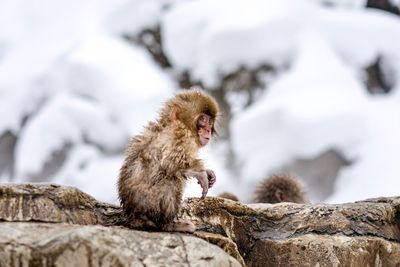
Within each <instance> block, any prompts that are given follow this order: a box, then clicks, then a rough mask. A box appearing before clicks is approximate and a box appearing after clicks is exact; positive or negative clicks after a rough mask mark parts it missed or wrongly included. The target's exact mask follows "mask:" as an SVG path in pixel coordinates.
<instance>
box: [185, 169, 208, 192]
mask: <svg viewBox="0 0 400 267" xmlns="http://www.w3.org/2000/svg"><path fill="white" fill-rule="evenodd" d="M185 175H186V176H187V177H193V178H196V179H197V183H198V184H199V185H200V186H201V188H202V189H203V191H202V192H201V199H204V198H205V197H206V195H207V192H208V173H207V171H193V170H187V171H186V172H185Z"/></svg>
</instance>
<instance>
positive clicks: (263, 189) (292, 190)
mask: <svg viewBox="0 0 400 267" xmlns="http://www.w3.org/2000/svg"><path fill="white" fill-rule="evenodd" d="M304 188H305V187H304V185H303V182H302V181H301V180H300V179H299V178H298V177H296V176H294V175H291V174H274V175H272V176H270V177H267V178H265V179H264V180H262V181H261V182H260V183H259V185H258V186H257V188H256V190H255V194H254V195H255V196H254V199H253V202H255V203H271V204H274V203H280V202H292V203H299V204H306V203H310V201H309V200H308V197H307V195H306V193H305V189H304ZM217 197H221V198H225V199H230V200H233V201H239V198H238V197H237V196H236V195H234V194H232V193H230V192H223V193H220V194H219V195H217Z"/></svg>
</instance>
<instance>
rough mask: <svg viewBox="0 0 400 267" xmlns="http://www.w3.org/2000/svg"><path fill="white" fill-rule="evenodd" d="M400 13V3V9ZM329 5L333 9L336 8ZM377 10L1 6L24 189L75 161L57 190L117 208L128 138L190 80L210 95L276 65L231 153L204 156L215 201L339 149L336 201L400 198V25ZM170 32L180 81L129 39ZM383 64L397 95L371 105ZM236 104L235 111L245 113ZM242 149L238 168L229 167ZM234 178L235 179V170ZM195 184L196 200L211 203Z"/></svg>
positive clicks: (0, 123) (236, 129)
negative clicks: (233, 78) (227, 79)
mask: <svg viewBox="0 0 400 267" xmlns="http://www.w3.org/2000/svg"><path fill="white" fill-rule="evenodd" d="M397 2H398V1H397ZM327 4H331V5H332V6H331V7H327V6H326V5H327ZM364 5H365V0H352V1H329V0H318V1H317V0H314V1H308V0H271V1H263V0H247V1H245V0H234V1H232V0H218V1H214V0H191V1H181V0H117V1H107V0H101V1H96V2H94V1H91V0H87V1H77V0H72V1H71V0H68V1H67V0H61V1H57V3H55V2H54V1H50V0H38V1H35V3H34V4H33V3H29V2H26V1H22V0H3V1H0V23H1V25H8V27H1V28H0V135H2V134H4V133H5V132H7V131H11V132H12V133H14V134H15V135H17V136H18V139H17V144H16V147H15V158H14V161H15V166H14V171H15V177H12V178H10V177H8V176H7V175H6V174H4V173H0V179H1V181H6V180H7V181H8V180H9V179H11V180H12V181H14V182H20V181H29V180H30V179H31V177H33V176H37V175H39V174H40V173H41V171H42V170H43V168H44V166H45V165H46V164H47V163H48V162H50V161H51V160H52V159H53V157H54V155H55V154H56V153H57V152H59V151H61V150H63V149H65V148H66V147H68V150H67V152H68V153H67V155H66V158H65V160H64V162H62V165H61V166H60V168H59V169H58V170H57V171H56V172H55V173H54V174H53V176H52V177H51V179H52V182H56V183H60V184H66V185H74V186H77V187H78V188H80V189H82V190H83V191H85V192H88V193H90V194H92V195H93V196H94V197H96V198H98V199H99V200H102V201H108V202H113V203H117V195H116V180H117V176H118V171H119V168H120V166H121V164H122V160H123V154H122V151H123V149H124V147H125V146H126V144H127V142H128V140H129V137H130V136H132V135H134V134H136V133H138V132H140V131H141V130H142V128H143V126H144V125H146V124H147V122H148V121H149V120H152V119H154V118H155V116H156V114H157V111H158V109H159V108H160V107H161V105H162V103H163V102H164V101H165V99H167V98H168V97H170V96H171V95H172V94H173V93H174V91H176V89H177V88H178V86H177V84H176V82H175V81H173V79H172V74H175V73H179V72H181V71H186V70H187V71H189V72H190V75H191V77H192V78H194V79H196V80H199V81H200V82H202V83H203V84H204V85H205V86H207V87H208V88H217V87H218V85H219V84H220V82H221V77H222V76H223V75H225V74H228V73H231V72H232V71H235V70H237V69H239V68H241V67H246V68H257V67H259V66H261V65H265V64H269V65H272V66H273V67H274V68H275V69H276V72H277V75H276V76H274V77H273V78H271V77H269V78H268V83H267V86H266V87H265V88H260V94H259V97H258V98H257V100H256V101H255V103H253V104H252V105H250V106H248V107H245V106H244V103H246V99H244V98H243V95H242V94H240V92H238V93H236V92H235V93H233V92H232V93H230V94H229V99H228V101H229V102H230V103H233V104H234V106H233V107H232V110H233V114H234V117H233V120H232V122H231V124H230V130H231V135H232V138H231V140H229V141H227V140H217V141H216V142H215V143H213V144H212V145H211V146H210V147H209V148H207V149H205V150H203V151H201V157H202V158H204V159H205V163H206V166H207V167H208V168H211V169H213V170H214V171H215V172H216V174H217V183H216V184H215V187H214V188H212V189H210V191H209V195H216V194H218V193H221V192H223V191H231V192H233V193H235V194H237V195H238V196H239V198H241V199H242V200H243V201H245V202H248V201H251V194H252V192H253V191H254V185H255V184H256V183H257V182H258V181H259V180H260V179H262V178H264V177H265V176H266V175H268V174H269V173H271V172H272V171H274V170H275V169H277V168H279V167H280V166H283V165H284V164H286V163H287V162H290V161H291V160H293V159H296V158H299V157H303V158H313V157H315V156H316V155H318V154H319V153H321V152H323V151H325V150H327V149H330V148H335V149H337V150H339V151H340V152H341V153H343V155H344V156H345V157H346V158H348V159H351V160H353V164H352V165H350V166H348V167H346V168H343V169H342V170H341V171H340V173H339V177H338V179H337V181H336V184H335V192H334V193H333V195H332V196H330V197H329V198H328V199H326V200H325V201H327V202H346V201H355V200H359V199H364V198H368V197H378V196H391V195H399V191H398V188H399V185H400V179H398V177H399V175H400V167H399V166H400V165H399V164H397V162H396V160H397V157H396V156H397V151H398V150H399V148H400V138H399V136H400V123H399V121H400V120H399V119H400V118H399V116H400V105H399V104H398V103H399V101H400V50H399V49H398V47H400V19H399V17H398V16H395V15H393V14H390V13H387V12H383V11H380V10H377V9H365V8H363V6H364ZM158 25H159V26H160V29H161V35H162V42H163V49H164V51H165V53H166V55H167V57H168V59H169V61H170V62H171V64H172V69H168V70H165V69H161V68H160V67H159V66H158V65H157V63H156V62H154V60H153V58H152V57H151V56H150V55H149V53H148V52H147V51H146V50H145V49H144V48H143V47H139V46H137V45H136V44H133V43H130V42H128V41H127V40H125V39H124V38H123V37H122V35H136V34H138V33H140V32H141V31H142V30H145V29H149V28H153V27H156V26H158ZM378 57H381V58H383V60H384V70H385V74H386V75H388V76H389V77H388V78H389V80H390V82H392V83H393V85H394V86H395V89H394V90H393V92H392V93H391V94H388V95H383V96H377V95H369V94H368V93H367V90H366V89H365V85H364V81H363V80H364V79H365V77H364V73H363V70H364V68H365V67H366V66H368V65H370V64H371V63H373V62H375V61H376V59H377V58H378ZM235 103H236V104H235ZM230 145H232V149H233V153H234V156H235V157H236V158H237V159H238V160H239V164H238V165H237V166H235V168H233V167H232V165H230V163H231V162H229V158H228V157H227V154H226V153H227V151H229V146H230ZM228 166H229V167H228ZM200 194H201V188H200V186H199V185H198V184H197V183H196V181H191V182H190V183H189V184H188V188H187V190H186V191H185V196H196V197H198V196H200Z"/></svg>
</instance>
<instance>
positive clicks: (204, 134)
mask: <svg viewBox="0 0 400 267" xmlns="http://www.w3.org/2000/svg"><path fill="white" fill-rule="evenodd" d="M196 125H197V134H198V137H199V143H200V145H201V146H205V145H207V144H208V142H209V141H210V139H211V136H212V134H213V126H214V119H213V118H212V117H211V116H209V115H207V114H200V116H199V117H198V118H197V121H196Z"/></svg>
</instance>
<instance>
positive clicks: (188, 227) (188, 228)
mask: <svg viewBox="0 0 400 267" xmlns="http://www.w3.org/2000/svg"><path fill="white" fill-rule="evenodd" d="M164 230H165V231H169V232H186V233H193V232H194V231H196V226H195V225H194V224H193V223H192V221H190V220H188V219H180V220H179V221H175V222H173V223H171V224H169V225H168V226H166V227H165V228H164Z"/></svg>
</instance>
